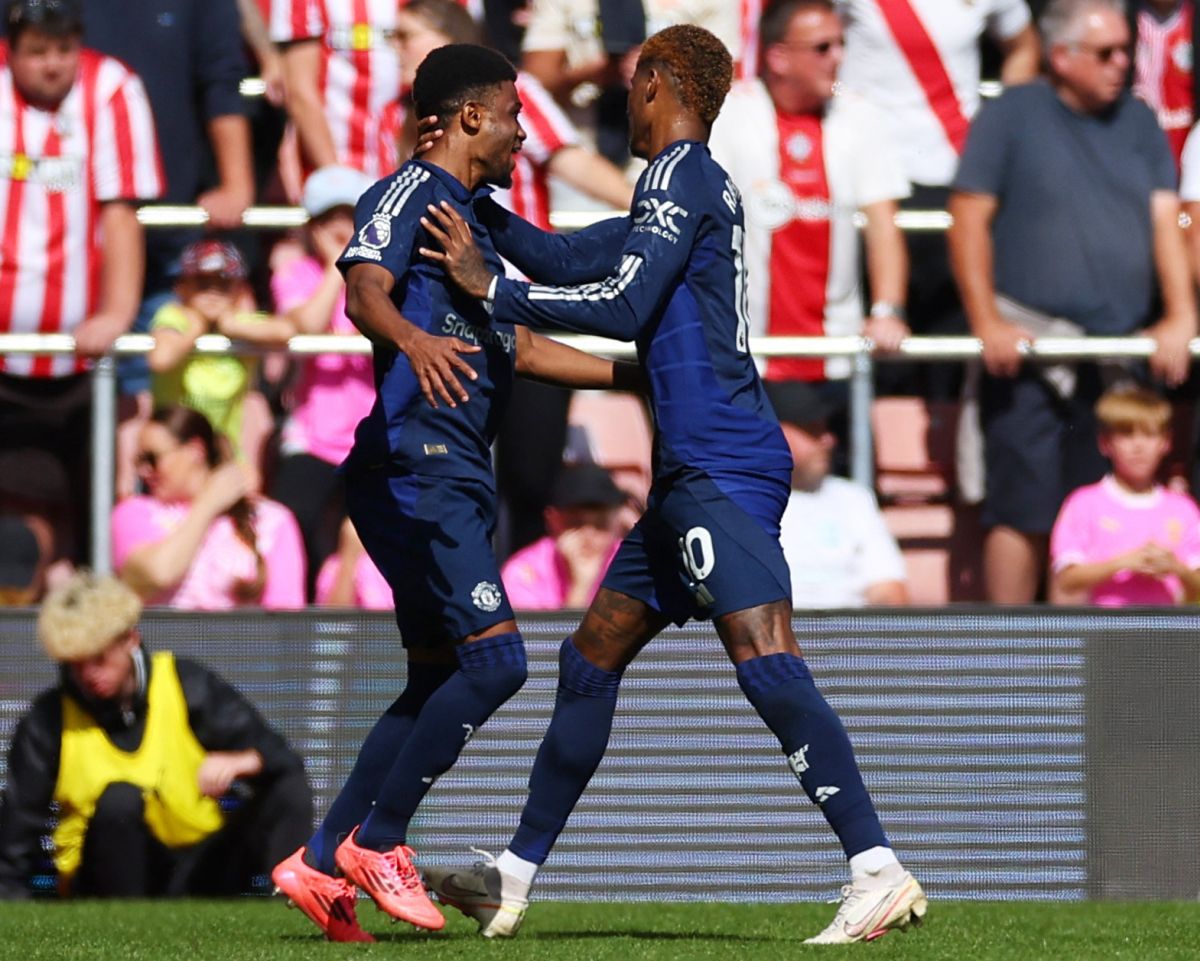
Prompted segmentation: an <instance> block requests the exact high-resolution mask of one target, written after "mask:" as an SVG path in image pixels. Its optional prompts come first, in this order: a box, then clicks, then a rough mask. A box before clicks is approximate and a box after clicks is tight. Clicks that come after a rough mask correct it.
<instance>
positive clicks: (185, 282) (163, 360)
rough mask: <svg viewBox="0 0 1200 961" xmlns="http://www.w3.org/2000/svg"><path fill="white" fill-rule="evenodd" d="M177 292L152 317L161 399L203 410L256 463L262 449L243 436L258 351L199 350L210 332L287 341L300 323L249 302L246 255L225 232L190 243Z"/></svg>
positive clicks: (273, 343)
mask: <svg viewBox="0 0 1200 961" xmlns="http://www.w3.org/2000/svg"><path fill="white" fill-rule="evenodd" d="M175 296H176V298H177V299H176V300H172V301H170V302H168V303H165V304H163V305H162V306H161V307H160V308H159V309H158V311H157V312H156V313H155V315H154V321H153V322H152V324H151V333H153V334H154V349H153V350H151V352H150V370H151V371H152V372H153V374H154V379H153V393H154V406H155V407H159V408H162V407H170V406H173V405H175V404H185V405H187V406H188V407H192V408H194V409H196V410H198V411H200V413H202V414H203V415H204V416H205V417H206V418H207V419H208V422H209V423H210V424H212V426H213V428H214V429H215V430H216V431H217V432H218V433H219V434H221V435H222V436H223V437H225V438H226V439H227V440H228V441H229V443H230V444H231V445H232V446H233V450H234V451H235V452H237V453H238V455H239V456H240V457H241V458H242V459H243V460H244V461H245V462H246V463H248V464H250V465H251V466H253V467H254V468H255V470H257V469H258V454H259V450H258V447H257V445H255V446H254V447H253V448H250V447H247V446H246V445H245V444H243V434H242V413H243V408H244V407H245V402H246V395H247V394H248V393H249V392H250V391H251V389H252V388H253V385H254V377H255V373H256V372H257V370H258V358H257V357H256V356H254V355H253V354H193V353H192V351H193V349H194V348H195V346H196V338H198V337H201V336H203V335H204V334H224V335H225V336H226V337H228V338H230V339H231V340H236V341H241V342H243V343H246V344H256V345H258V346H261V347H284V346H286V345H287V342H288V338H289V337H291V336H292V334H293V333H295V329H294V328H293V327H292V325H291V323H290V322H289V321H287V320H285V319H284V318H281V317H271V316H268V315H266V314H262V313H259V312H257V311H253V310H246V309H245V306H246V304H247V303H248V302H250V298H251V295H250V289H249V286H248V285H247V283H246V263H245V261H244V260H242V255H241V254H240V253H238V250H237V248H236V247H234V246H233V244H229V243H225V242H224V241H221V240H212V239H209V240H198V241H196V242H195V243H193V244H190V245H189V246H188V247H186V248H185V249H184V251H183V257H182V259H181V266H180V278H179V281H178V282H177V283H176V285H175Z"/></svg>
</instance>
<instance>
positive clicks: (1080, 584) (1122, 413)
mask: <svg viewBox="0 0 1200 961" xmlns="http://www.w3.org/2000/svg"><path fill="white" fill-rule="evenodd" d="M1096 418H1097V420H1098V421H1099V423H1100V452H1101V453H1102V454H1104V456H1105V457H1107V458H1108V459H1109V460H1110V461H1111V462H1112V473H1110V474H1108V475H1107V476H1106V477H1104V478H1103V479H1102V480H1100V481H1098V482H1097V483H1095V484H1088V485H1087V486H1084V487H1080V488H1078V489H1077V490H1075V491H1074V492H1072V494H1071V495H1070V496H1069V497H1068V498H1067V499H1066V501H1065V502H1064V503H1063V506H1062V510H1061V511H1060V512H1059V515H1058V520H1056V521H1055V523H1054V529H1053V531H1052V532H1051V534H1050V562H1051V568H1052V572H1053V577H1054V585H1055V588H1056V589H1057V590H1058V592H1059V593H1061V594H1065V595H1071V594H1081V593H1085V592H1086V594H1087V596H1088V599H1089V600H1090V601H1091V603H1093V604H1099V605H1101V606H1104V607H1124V606H1127V605H1133V604H1180V603H1182V602H1184V601H1194V600H1196V599H1197V598H1198V597H1200V509H1198V508H1197V506H1196V504H1195V502H1194V501H1193V500H1192V499H1191V498H1190V497H1188V496H1187V495H1186V494H1181V493H1178V492H1176V491H1172V490H1169V489H1168V488H1166V487H1163V486H1162V485H1161V484H1159V483H1157V481H1156V480H1155V478H1156V475H1157V473H1158V468H1159V466H1160V465H1161V464H1162V460H1163V458H1164V457H1165V456H1166V454H1167V451H1168V450H1169V449H1170V446H1171V438H1170V430H1169V425H1170V419H1171V408H1170V405H1169V404H1168V403H1167V401H1165V400H1164V399H1163V398H1162V397H1160V396H1158V395H1157V394H1155V393H1154V392H1152V391H1149V390H1145V389H1143V388H1123V389H1117V390H1111V391H1109V392H1107V393H1106V394H1104V396H1103V397H1101V398H1100V400H1099V402H1098V403H1097V404H1096Z"/></svg>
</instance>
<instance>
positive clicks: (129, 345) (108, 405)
mask: <svg viewBox="0 0 1200 961" xmlns="http://www.w3.org/2000/svg"><path fill="white" fill-rule="evenodd" d="M555 339H556V340H560V341H562V342H563V343H568V344H571V345H572V346H573V347H577V348H579V349H580V350H584V351H587V352H589V353H595V354H602V355H604V356H609V357H614V358H627V357H632V356H634V348H633V345H632V344H626V343H620V342H618V341H613V340H609V339H607V338H604V337H581V336H562V337H556V338H555ZM153 345H154V338H153V337H151V336H150V335H149V334H125V335H124V336H122V337H119V338H117V341H116V343H115V344H114V345H113V348H112V350H111V351H110V352H109V353H108V354H106V355H105V356H103V357H101V358H99V359H97V360H96V361H95V363H94V365H93V368H92V491H91V505H92V558H91V562H92V566H93V567H94V568H95V569H96V570H98V571H107V570H109V568H110V566H111V541H110V533H109V525H108V517H109V513H110V511H111V509H112V505H113V500H114V496H115V486H114V478H115V468H116V428H117V418H116V394H117V380H116V358H117V357H122V356H130V355H136V354H145V353H148V352H149V351H150V349H151V347H153ZM74 349H75V341H74V338H73V337H71V336H70V335H69V334H0V355H5V354H42V355H54V354H71V353H73V352H74ZM1154 349H1155V342H1154V340H1152V339H1151V338H1149V337H1086V338H1063V337H1045V338H1040V339H1038V340H1036V341H1031V342H1029V343H1028V345H1027V347H1026V350H1025V355H1026V357H1027V358H1028V359H1029V360H1031V361H1035V362H1036V361H1042V362H1052V361H1064V360H1112V359H1119V358H1145V357H1149V356H1150V355H1151V354H1153V353H1154ZM195 350H196V352H197V353H201V354H225V353H249V352H253V349H252V348H249V347H247V346H246V345H240V344H235V343H233V342H232V341H230V340H229V338H227V337H223V336H221V335H218V334H207V335H205V336H202V337H199V338H198V339H197V340H196V347H195ZM287 350H288V352H289V353H291V354H294V355H297V356H311V355H313V354H321V353H326V354H367V353H370V350H371V345H370V344H369V343H368V341H367V340H366V338H364V337H360V336H357V335H350V336H340V335H332V334H306V335H301V336H297V337H293V338H292V339H291V340H290V341H289V342H288V346H287ZM750 350H751V353H753V354H754V356H755V357H758V358H762V359H765V358H770V357H812V358H818V357H824V358H829V357H849V358H851V359H852V360H853V365H852V370H851V374H850V379H849V383H850V390H849V393H850V399H849V422H850V437H849V461H850V475H851V477H852V478H853V479H854V480H856V481H858V482H859V483H861V484H864V485H866V486H868V487H870V486H872V485H873V483H874V473H875V470H874V440H873V437H872V434H871V404H872V401H873V400H874V369H875V364H876V362H878V361H883V362H888V361H895V360H911V361H917V362H924V363H929V362H935V361H965V360H972V359H974V358H977V357H978V356H979V354H980V350H981V345H980V342H979V341H978V340H977V339H976V338H974V337H910V338H908V339H906V340H905V341H904V342H903V343H902V344H901V346H900V349H899V350H898V351H897V352H896V353H894V354H887V355H877V354H875V353H874V345H873V344H872V343H871V342H870V341H869V340H868V339H866V338H863V337H752V338H751V339H750ZM1191 353H1192V356H1193V357H1195V356H1197V355H1198V354H1200V338H1197V339H1195V340H1193V341H1192V342H1191Z"/></svg>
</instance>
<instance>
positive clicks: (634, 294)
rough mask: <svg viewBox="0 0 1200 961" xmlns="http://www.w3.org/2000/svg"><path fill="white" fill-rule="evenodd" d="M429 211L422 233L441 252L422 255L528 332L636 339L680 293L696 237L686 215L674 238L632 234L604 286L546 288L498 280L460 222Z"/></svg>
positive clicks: (448, 212) (449, 212)
mask: <svg viewBox="0 0 1200 961" xmlns="http://www.w3.org/2000/svg"><path fill="white" fill-rule="evenodd" d="M646 202H647V203H649V204H653V203H654V201H646ZM672 206H673V207H674V208H675V209H679V210H681V209H682V208H678V207H677V206H676V205H672ZM660 209H662V208H661V204H660ZM428 210H429V214H428V216H426V217H423V218H422V219H421V225H422V226H423V227H424V228H425V229H426V230H427V231H428V232H429V234H430V236H432V237H433V238H434V240H436V241H437V242H438V243H439V244H440V245H441V247H442V249H441V250H431V249H429V248H427V247H422V248H420V251H419V252H420V253H421V254H422V255H423V256H425V257H428V258H429V259H430V260H433V261H435V262H437V263H439V264H441V265H442V267H443V269H445V271H446V273H447V274H448V275H449V276H450V279H451V280H453V281H454V282H455V283H456V284H457V285H458V286H459V287H461V288H462V290H463V291H464V292H466V293H467V294H469V295H471V296H472V297H477V298H479V299H481V300H489V299H490V300H493V304H492V306H493V307H494V309H495V311H496V313H497V315H498V316H500V317H503V318H504V319H505V320H506V321H509V322H511V323H516V324H524V325H525V326H529V327H549V328H553V329H557V330H565V331H570V332H573V333H579V334H596V335H598V336H601V337H612V338H615V339H616V340H627V341H628V340H633V339H634V338H635V337H636V336H637V334H638V331H639V330H640V328H641V325H642V324H643V323H644V322H645V321H646V320H648V319H649V318H650V317H651V316H653V314H654V312H655V310H656V308H657V307H658V306H659V305H660V304H662V303H663V302H665V300H666V299H667V297H668V296H669V294H670V291H671V290H673V289H674V288H675V287H676V286H677V285H678V282H679V277H680V275H681V274H682V273H683V269H684V266H685V265H686V263H687V259H688V255H689V254H690V252H691V246H692V240H693V239H694V237H695V234H696V226H695V223H694V221H693V220H691V219H690V218H688V217H687V215H686V212H682V214H681V216H680V218H679V221H678V222H676V221H675V220H673V219H672V220H671V227H670V236H664V233H665V232H664V231H657V232H650V231H646V232H640V233H639V232H637V231H635V232H633V233H631V234H630V235H629V236H628V237H627V238H626V240H625V245H624V248H623V250H622V254H621V259H620V262H619V263H618V264H617V265H616V268H615V270H614V271H613V272H611V273H610V274H608V275H607V276H606V277H605V278H604V279H603V280H601V281H598V282H595V283H589V284H581V285H574V286H561V287H556V286H544V285H540V284H527V283H523V282H520V281H511V280H505V279H504V278H502V277H497V276H496V275H495V274H493V273H491V271H490V270H488V268H487V266H486V265H485V264H484V262H483V257H482V256H481V255H480V253H479V250H478V249H477V248H476V246H475V242H474V240H473V239H472V237H471V231H470V228H469V227H468V226H467V224H466V222H465V221H464V220H463V219H462V217H460V216H459V215H458V214H457V213H456V212H455V211H454V210H453V209H450V208H448V206H447V205H442V206H441V207H432V206H431V207H429V208H428ZM493 292H494V293H495V297H494V298H492V294H493Z"/></svg>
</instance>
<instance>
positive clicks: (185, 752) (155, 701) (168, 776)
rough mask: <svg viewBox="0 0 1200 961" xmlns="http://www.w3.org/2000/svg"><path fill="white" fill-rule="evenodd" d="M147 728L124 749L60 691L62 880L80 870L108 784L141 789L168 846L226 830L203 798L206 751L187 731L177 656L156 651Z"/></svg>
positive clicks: (58, 839)
mask: <svg viewBox="0 0 1200 961" xmlns="http://www.w3.org/2000/svg"><path fill="white" fill-rule="evenodd" d="M147 701H148V703H147V709H146V730H145V732H144V733H143V735H142V743H141V746H140V747H138V749H137V750H136V751H132V752H127V751H122V750H120V749H119V748H118V747H117V746H116V745H114V744H113V743H112V741H110V740H109V739H108V735H107V734H105V733H104V730H103V728H101V727H100V725H99V724H97V723H96V721H95V719H94V718H93V717H92V716H91V715H90V714H89V713H88V712H87V711H85V710H84V709H83V708H82V707H81V706H80V705H79V702H78V701H76V700H75V699H74V698H73V697H70V696H69V695H67V694H65V693H64V694H63V697H62V712H63V733H62V757H61V759H60V760H59V765H58V782H57V784H56V785H55V787H54V800H55V801H57V802H58V806H59V816H58V827H57V828H56V829H55V831H54V863H55V865H56V866H57V867H58V873H59V876H60V877H62V878H70V877H72V876H73V875H74V874H75V872H76V871H77V870H79V861H80V858H81V857H82V854H83V840H84V837H85V836H86V835H87V829H88V823H89V822H90V821H91V819H92V815H93V814H94V813H95V811H96V802H97V801H99V800H100V795H101V794H103V793H104V789H105V788H107V787H108V786H109V785H110V784H113V783H116V782H124V783H127V784H133V785H135V786H136V787H139V788H141V790H142V797H143V798H144V800H145V804H146V813H145V817H146V826H147V827H148V828H149V829H150V831H151V833H152V834H153V835H154V836H155V837H156V838H158V840H160V841H161V842H162V843H163V844H165V845H166V846H167V847H172V848H176V847H188V846H189V845H192V844H195V843H197V842H198V841H200V840H202V839H204V838H206V837H208V835H210V834H212V833H213V832H214V831H216V830H217V829H218V828H219V827H220V826H221V810H220V808H219V807H218V806H217V802H216V801H215V800H213V799H212V798H210V797H205V796H204V795H202V794H201V793H200V787H199V783H198V780H197V775H198V773H199V770H200V763H201V762H202V761H203V760H204V755H205V753H206V752H205V750H204V748H203V747H201V746H200V742H199V741H197V740H196V735H194V734H193V733H192V729H191V727H189V726H188V714H187V701H186V699H185V698H184V696H183V687H182V686H181V685H180V683H179V673H178V671H176V669H175V656H174V655H173V654H170V653H166V652H163V653H159V654H155V655H154V656H153V659H152V667H151V671H150V689H149V691H148V693H147Z"/></svg>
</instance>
